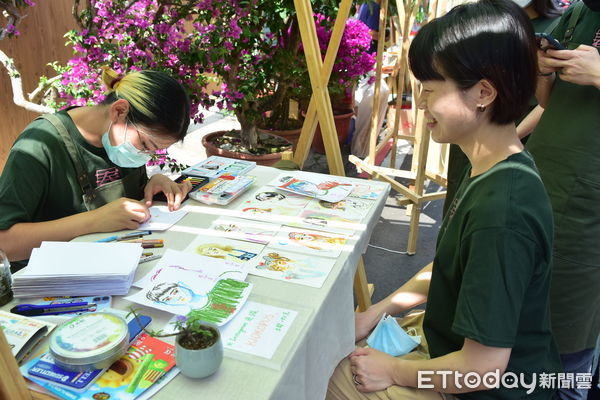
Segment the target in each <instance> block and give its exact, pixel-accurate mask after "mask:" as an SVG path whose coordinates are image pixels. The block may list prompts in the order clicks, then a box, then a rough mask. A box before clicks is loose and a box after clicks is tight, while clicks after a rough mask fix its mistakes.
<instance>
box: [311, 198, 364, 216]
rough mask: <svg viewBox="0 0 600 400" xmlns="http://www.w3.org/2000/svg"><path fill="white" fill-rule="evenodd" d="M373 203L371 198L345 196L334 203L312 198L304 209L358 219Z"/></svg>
mask: <svg viewBox="0 0 600 400" xmlns="http://www.w3.org/2000/svg"><path fill="white" fill-rule="evenodd" d="M373 204H374V202H373V201H372V200H365V199H358V198H352V197H347V198H345V199H344V200H340V201H337V202H335V203H330V202H328V201H323V200H317V199H312V200H311V201H310V203H308V204H307V206H306V208H305V209H306V210H312V211H318V212H324V213H327V214H333V215H338V216H341V217H345V218H346V219H352V220H360V219H362V218H364V217H365V216H366V215H367V214H368V213H369V210H370V209H371V207H372V206H373Z"/></svg>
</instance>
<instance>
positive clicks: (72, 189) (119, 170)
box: [0, 68, 191, 269]
mask: <svg viewBox="0 0 600 400" xmlns="http://www.w3.org/2000/svg"><path fill="white" fill-rule="evenodd" d="M102 80H103V82H104V84H105V85H106V88H107V91H108V93H107V96H106V98H105V100H104V101H102V102H101V103H100V104H97V105H93V106H86V107H73V108H69V109H67V110H63V111H59V112H57V113H55V114H48V115H44V116H41V117H39V118H37V119H35V120H34V121H33V122H31V123H30V124H29V125H28V126H27V127H26V128H25V130H24V131H23V132H22V133H21V134H20V135H19V137H18V138H17V140H16V141H15V143H14V145H13V147H12V149H11V151H10V153H9V156H8V159H7V162H6V165H5V167H4V170H3V172H2V175H1V176H0V243H2V249H3V250H4V251H5V252H6V253H7V255H8V258H9V259H10V260H11V261H19V260H26V259H28V258H29V256H30V254H31V251H32V249H33V248H35V247H39V246H40V244H41V242H42V241H44V240H55V241H68V240H71V239H73V238H75V237H77V236H81V235H85V234H88V233H93V232H113V231H118V230H122V229H137V228H138V226H139V224H141V223H143V222H144V221H146V220H147V219H148V217H149V216H150V214H149V212H148V207H149V206H150V205H151V204H152V197H153V195H154V194H157V193H159V192H163V193H164V194H165V196H166V198H167V202H168V207H169V209H170V210H174V209H177V208H179V206H180V203H181V201H182V199H183V198H184V197H185V195H186V194H187V192H188V191H189V190H190V188H191V185H190V184H189V183H188V182H184V183H182V184H176V183H174V182H173V181H171V180H170V179H169V178H168V177H166V176H164V175H154V176H153V177H152V178H151V179H150V180H148V177H147V175H146V169H145V165H146V163H147V162H148V161H149V160H150V157H151V154H152V153H153V152H154V151H155V150H158V149H165V148H167V147H169V146H170V145H172V144H173V143H175V142H177V141H179V140H182V139H183V138H184V136H185V135H186V133H187V128H188V126H189V121H190V104H189V99H188V96H187V94H186V92H185V90H184V88H183V87H182V86H181V84H179V83H178V82H177V81H176V80H174V79H173V78H172V77H170V76H168V75H167V74H165V73H162V72H156V71H139V72H133V73H130V74H127V75H124V76H120V75H118V74H116V73H115V71H113V70H110V69H108V68H104V69H103V71H102ZM139 199H143V201H138V200H139ZM13 265H14V266H15V267H16V268H15V269H18V268H20V267H21V268H22V267H23V265H24V262H16V263H13Z"/></svg>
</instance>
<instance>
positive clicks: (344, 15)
mask: <svg viewBox="0 0 600 400" xmlns="http://www.w3.org/2000/svg"><path fill="white" fill-rule="evenodd" d="M384 1H387V0H384ZM294 5H295V7H296V14H297V16H298V22H299V26H300V36H301V37H302V44H303V46H304V54H305V55H306V64H307V66H308V73H309V75H310V84H311V86H312V92H313V94H312V96H311V99H310V103H309V106H308V111H307V113H306V118H305V119H304V125H303V126H302V132H301V133H300V138H299V139H298V145H297V146H296V152H295V154H294V162H295V163H296V164H297V165H298V166H299V167H300V169H302V167H303V166H304V162H305V161H306V158H307V157H308V153H309V149H310V145H311V143H312V140H313V137H314V134H315V130H316V129H317V118H318V122H319V125H320V127H321V132H322V135H323V144H324V145H325V155H326V157H327V165H328V166H329V172H330V173H331V174H333V175H338V176H345V171H344V163H343V162H342V154H341V151H340V145H339V143H338V139H337V133H336V131H335V124H334V120H333V111H332V108H331V100H330V98H329V90H328V89H327V84H328V83H329V77H330V75H331V70H332V68H333V63H334V61H335V57H336V55H337V52H338V49H339V46H340V41H341V39H342V34H343V33H344V27H345V25H346V20H347V19H348V15H349V14H350V8H351V7H352V0H342V1H341V3H340V7H339V9H338V14H337V17H336V20H335V24H334V27H333V32H332V35H331V39H330V40H329V45H328V46H327V52H326V54H325V61H322V60H321V50H320V48H319V41H318V39H317V31H316V27H315V20H314V17H313V11H312V6H311V4H310V1H309V0H294ZM354 292H355V294H356V298H357V301H358V308H359V310H361V311H364V310H366V309H367V308H368V307H369V306H370V305H371V294H372V293H373V286H372V285H369V284H368V283H367V279H366V272H365V267H364V263H363V260H362V257H361V259H360V260H359V263H358V265H357V268H356V273H355V276H354Z"/></svg>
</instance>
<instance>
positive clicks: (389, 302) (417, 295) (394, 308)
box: [371, 263, 433, 315]
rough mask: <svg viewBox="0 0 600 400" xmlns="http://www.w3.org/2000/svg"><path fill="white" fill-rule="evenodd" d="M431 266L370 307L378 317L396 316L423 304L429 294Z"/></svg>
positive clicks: (431, 264) (427, 266)
mask: <svg viewBox="0 0 600 400" xmlns="http://www.w3.org/2000/svg"><path fill="white" fill-rule="evenodd" d="M432 266H433V263H429V264H427V265H426V266H425V267H423V269H421V270H420V271H419V272H417V273H416V274H415V275H414V276H413V277H412V278H410V279H409V281H408V282H406V283H405V284H404V285H402V286H400V288H398V289H397V290H396V291H395V292H394V293H392V294H390V295H389V296H388V297H386V298H385V299H383V300H382V301H380V302H379V303H377V304H374V305H373V306H371V307H372V308H374V310H376V311H377V312H378V313H379V314H380V315H383V313H387V314H389V315H396V314H399V313H401V312H404V311H406V310H410V309H411V308H413V307H416V306H418V305H421V304H423V303H425V302H426V301H427V293H428V292H429V282H430V281H431V268H432Z"/></svg>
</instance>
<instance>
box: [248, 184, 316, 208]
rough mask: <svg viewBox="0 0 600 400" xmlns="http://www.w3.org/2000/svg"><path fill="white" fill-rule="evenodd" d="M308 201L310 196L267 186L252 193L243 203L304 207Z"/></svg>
mask: <svg viewBox="0 0 600 400" xmlns="http://www.w3.org/2000/svg"><path fill="white" fill-rule="evenodd" d="M309 201H310V198H307V197H306V196H300V195H297V194H294V193H289V192H282V191H278V190H274V189H273V188H268V187H267V188H261V189H260V190H258V191H256V192H255V193H253V194H252V195H251V196H250V197H248V200H246V202H245V203H246V204H262V205H276V206H284V207H300V208H304V207H305V206H306V204H308V202H309Z"/></svg>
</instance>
